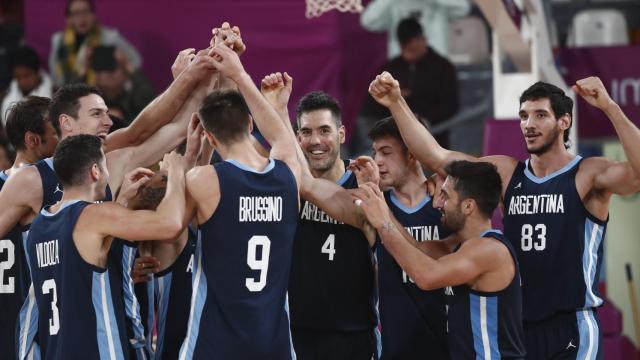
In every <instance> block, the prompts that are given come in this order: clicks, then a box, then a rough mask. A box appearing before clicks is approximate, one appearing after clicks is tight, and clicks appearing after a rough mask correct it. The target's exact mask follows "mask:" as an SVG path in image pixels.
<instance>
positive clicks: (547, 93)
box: [520, 81, 573, 145]
mask: <svg viewBox="0 0 640 360" xmlns="http://www.w3.org/2000/svg"><path fill="white" fill-rule="evenodd" d="M540 99H549V103H551V110H552V111H553V115H554V116H555V117H556V119H558V118H561V117H562V116H564V115H569V117H570V118H571V119H572V120H571V123H570V124H569V127H568V128H567V129H566V130H565V131H564V136H563V141H564V143H565V145H568V142H569V130H570V129H571V126H573V118H572V112H573V100H572V99H571V98H570V97H568V96H567V95H566V94H565V93H564V91H563V90H562V89H560V88H559V87H557V86H555V85H553V84H549V83H546V82H542V81H538V82H537V83H535V84H533V85H531V86H530V87H529V88H528V89H527V90H525V91H524V92H523V93H522V95H520V105H522V103H524V102H525V101H535V100H540Z"/></svg>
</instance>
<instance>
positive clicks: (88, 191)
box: [27, 135, 184, 359]
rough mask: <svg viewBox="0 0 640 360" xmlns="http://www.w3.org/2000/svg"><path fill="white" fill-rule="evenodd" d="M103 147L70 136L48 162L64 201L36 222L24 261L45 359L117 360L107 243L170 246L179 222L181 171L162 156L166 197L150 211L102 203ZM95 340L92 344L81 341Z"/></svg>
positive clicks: (120, 350) (120, 354)
mask: <svg viewBox="0 0 640 360" xmlns="http://www.w3.org/2000/svg"><path fill="white" fill-rule="evenodd" d="M102 146H103V142H102V140H101V139H100V138H99V137H96V136H92V135H77V136H70V137H67V138H65V139H64V140H63V141H61V142H60V144H59V146H58V148H57V149H56V152H55V154H54V157H53V162H54V167H55V169H56V174H57V176H58V178H59V179H60V182H61V183H62V185H63V186H65V193H64V195H63V197H62V199H61V201H60V202H59V203H57V204H56V205H53V206H51V207H47V208H44V209H43V210H42V211H41V213H40V215H39V216H38V217H36V219H35V220H34V222H33V224H32V225H31V230H30V232H29V238H28V239H27V255H28V259H29V262H30V264H31V277H32V280H33V284H34V288H35V289H37V290H40V289H42V292H40V291H36V300H37V306H38V310H39V314H40V316H39V326H38V327H39V329H38V333H39V342H40V347H41V351H42V355H43V357H44V358H45V359H61V358H65V359H72V358H92V359H96V358H101V359H103V358H104V359H107V358H109V359H116V358H124V351H125V349H126V348H125V346H126V344H125V343H123V342H121V341H120V339H121V337H120V336H119V334H118V333H117V332H118V327H117V326H114V323H115V321H116V320H115V315H114V306H113V303H112V301H111V299H112V298H111V294H110V292H111V291H112V290H111V287H110V280H109V277H110V271H109V270H108V269H107V267H106V266H107V257H108V254H109V248H110V247H111V241H112V238H113V237H114V236H118V237H122V238H127V239H133V240H142V239H145V238H148V237H152V238H154V239H159V240H170V239H173V238H176V237H177V235H178V234H179V233H180V231H181V221H182V218H183V217H184V165H183V163H182V157H181V156H180V155H177V154H175V153H173V154H169V155H166V156H165V158H164V162H165V163H166V164H167V168H168V185H167V195H166V196H165V198H164V200H163V201H162V203H161V204H160V205H159V206H158V209H157V210H156V211H148V210H146V211H131V210H128V209H127V208H125V207H123V206H121V205H119V204H117V203H113V202H104V203H95V202H96V201H97V200H99V199H103V198H104V197H105V195H106V194H105V188H106V185H107V183H108V178H109V172H108V170H107V166H106V157H105V155H104V153H103V151H102ZM90 334H94V336H87V335H90Z"/></svg>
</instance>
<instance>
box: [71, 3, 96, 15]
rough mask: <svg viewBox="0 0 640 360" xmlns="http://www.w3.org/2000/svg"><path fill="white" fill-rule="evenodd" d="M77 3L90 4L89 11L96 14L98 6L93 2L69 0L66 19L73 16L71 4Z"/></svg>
mask: <svg viewBox="0 0 640 360" xmlns="http://www.w3.org/2000/svg"><path fill="white" fill-rule="evenodd" d="M76 1H82V2H86V3H87V4H89V9H91V12H92V13H94V14H95V13H96V4H94V3H93V0H67V4H66V5H65V7H64V15H65V17H69V15H71V4H73V3H74V2H76Z"/></svg>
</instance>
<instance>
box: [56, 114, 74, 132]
mask: <svg viewBox="0 0 640 360" xmlns="http://www.w3.org/2000/svg"><path fill="white" fill-rule="evenodd" d="M58 120H59V122H60V130H61V131H66V132H68V133H69V132H71V131H72V130H73V125H72V124H71V121H73V119H71V117H70V116H68V115H66V114H61V115H60V117H59V118H58Z"/></svg>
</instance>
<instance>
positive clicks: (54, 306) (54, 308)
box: [42, 279, 60, 335]
mask: <svg viewBox="0 0 640 360" xmlns="http://www.w3.org/2000/svg"><path fill="white" fill-rule="evenodd" d="M48 293H53V296H52V299H51V319H49V335H56V334H57V333H58V331H60V314H59V313H58V292H57V290H56V281H55V280H53V279H49V280H46V281H45V282H43V283H42V294H48Z"/></svg>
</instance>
